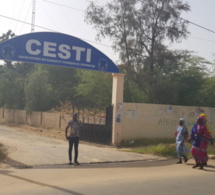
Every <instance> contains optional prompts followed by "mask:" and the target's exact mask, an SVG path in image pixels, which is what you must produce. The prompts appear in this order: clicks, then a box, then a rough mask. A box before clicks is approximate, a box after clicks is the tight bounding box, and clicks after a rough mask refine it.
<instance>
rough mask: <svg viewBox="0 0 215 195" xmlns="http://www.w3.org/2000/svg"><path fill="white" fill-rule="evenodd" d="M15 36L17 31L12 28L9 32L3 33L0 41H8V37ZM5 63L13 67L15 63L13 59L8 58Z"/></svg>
mask: <svg viewBox="0 0 215 195" xmlns="http://www.w3.org/2000/svg"><path fill="white" fill-rule="evenodd" d="M13 37H15V33H13V32H12V30H8V31H7V33H3V34H2V36H1V37H0V42H3V41H6V40H8V39H11V38H13ZM5 63H6V64H5V65H6V66H7V67H8V68H10V69H12V68H13V65H12V61H8V60H5Z"/></svg>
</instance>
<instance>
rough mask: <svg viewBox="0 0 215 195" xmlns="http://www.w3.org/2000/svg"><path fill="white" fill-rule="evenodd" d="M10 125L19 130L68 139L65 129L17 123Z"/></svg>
mask: <svg viewBox="0 0 215 195" xmlns="http://www.w3.org/2000/svg"><path fill="white" fill-rule="evenodd" d="M7 126H9V127H15V128H16V129H18V130H19V131H22V132H27V133H33V134H37V135H41V136H46V137H51V138H56V139H60V140H66V138H65V130H59V129H45V128H41V127H31V126H28V125H17V124H9V125H7Z"/></svg>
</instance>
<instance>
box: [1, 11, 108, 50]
mask: <svg viewBox="0 0 215 195" xmlns="http://www.w3.org/2000/svg"><path fill="white" fill-rule="evenodd" d="M0 17H3V18H7V19H10V20H14V21H16V22H21V23H24V24H27V25H31V23H29V22H24V21H22V20H18V19H15V18H11V17H8V16H3V15H1V14H0ZM34 26H36V27H38V28H41V29H44V30H48V31H52V32H58V31H55V30H52V29H50V28H46V27H43V26H39V25H34ZM61 33H62V32H61ZM82 40H84V41H87V42H91V43H95V44H97V45H102V46H105V47H111V46H109V45H105V44H103V43H98V42H95V41H90V40H87V39H82Z"/></svg>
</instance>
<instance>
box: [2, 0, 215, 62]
mask: <svg viewBox="0 0 215 195" xmlns="http://www.w3.org/2000/svg"><path fill="white" fill-rule="evenodd" d="M89 1H90V0H36V14H35V25H37V26H40V27H43V28H46V29H49V31H57V32H61V33H65V34H69V35H72V36H75V37H78V38H80V39H82V40H85V41H87V42H88V43H90V44H92V45H93V46H95V47H96V48H97V49H99V50H100V51H102V52H103V53H104V54H106V55H107V56H108V57H109V58H111V59H112V60H113V61H114V62H117V59H118V56H117V54H115V53H114V51H113V50H112V48H111V47H110V46H111V43H110V41H108V40H101V42H98V44H97V43H95V42H96V40H95V36H96V31H95V30H93V29H92V26H89V25H87V24H86V23H85V22H84V10H85V9H86V8H87V6H88V5H89ZM108 1H110V0H97V2H99V4H104V3H105V2H108ZM187 2H188V3H189V4H190V5H191V12H189V13H187V14H186V13H185V14H183V16H182V17H183V18H184V19H187V20H189V21H191V22H193V23H196V24H198V25H200V26H202V27H205V28H207V29H210V30H212V31H215V22H214V15H215V14H214V8H215V0H187ZM57 4H61V5H65V6H60V5H57ZM9 18H13V19H15V20H18V21H15V20H13V19H9ZM19 21H20V22H19ZM21 21H22V22H23V21H24V22H26V23H29V24H24V23H22V22H21ZM31 21H32V0H0V35H2V34H3V33H6V32H7V31H8V30H9V29H11V30H12V31H13V32H14V33H15V34H16V35H21V34H26V33H30V32H31ZM37 26H35V30H34V31H35V32H37V31H47V30H46V29H43V28H40V27H37ZM188 30H189V31H190V36H189V38H188V39H187V40H184V41H183V42H182V43H180V44H174V45H172V46H171V48H174V49H187V50H192V51H195V52H196V54H197V55H199V56H202V57H204V58H206V59H208V60H210V61H212V60H213V59H214V58H215V57H213V53H215V33H213V32H209V31H207V30H204V29H202V28H199V27H197V26H195V25H192V24H189V27H188Z"/></svg>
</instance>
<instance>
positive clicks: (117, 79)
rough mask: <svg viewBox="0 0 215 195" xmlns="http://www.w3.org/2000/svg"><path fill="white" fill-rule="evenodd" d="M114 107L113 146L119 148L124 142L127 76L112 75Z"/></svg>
mask: <svg viewBox="0 0 215 195" xmlns="http://www.w3.org/2000/svg"><path fill="white" fill-rule="evenodd" d="M112 76H113V87H112V106H113V124H112V144H113V145H115V146H118V145H119V144H120V143H121V141H122V121H121V117H122V105H123V91H124V77H125V74H115V73H114V74H112Z"/></svg>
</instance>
